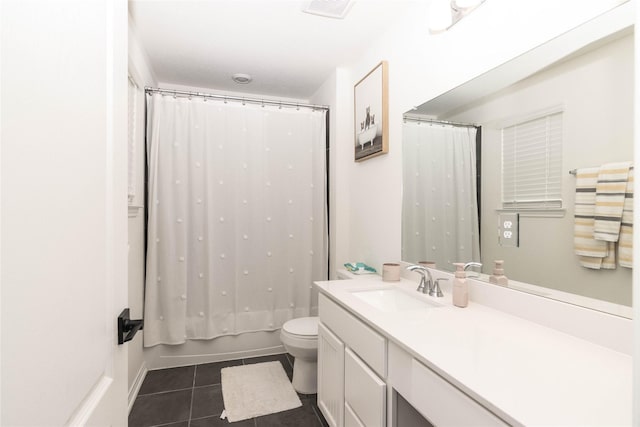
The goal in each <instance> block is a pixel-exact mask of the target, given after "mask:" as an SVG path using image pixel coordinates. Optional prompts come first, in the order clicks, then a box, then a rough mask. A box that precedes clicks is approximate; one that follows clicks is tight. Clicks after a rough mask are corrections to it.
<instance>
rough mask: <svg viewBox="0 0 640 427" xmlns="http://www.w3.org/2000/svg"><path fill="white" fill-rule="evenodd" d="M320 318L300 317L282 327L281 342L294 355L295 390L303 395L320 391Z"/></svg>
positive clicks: (293, 382)
mask: <svg viewBox="0 0 640 427" xmlns="http://www.w3.org/2000/svg"><path fill="white" fill-rule="evenodd" d="M318 321H319V318H318V317H299V318H297V319H291V320H289V321H287V322H285V324H284V325H282V330H281V332H280V340H281V341H282V345H284V348H285V350H287V353H289V354H290V355H292V356H293V357H294V358H295V360H294V362H293V381H292V384H293V388H294V389H295V390H296V391H297V392H298V393H302V394H315V393H316V392H317V389H318Z"/></svg>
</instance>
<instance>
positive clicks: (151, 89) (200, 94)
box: [144, 86, 329, 111]
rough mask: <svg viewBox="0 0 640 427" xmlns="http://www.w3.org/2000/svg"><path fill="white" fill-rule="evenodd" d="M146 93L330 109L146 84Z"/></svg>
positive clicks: (320, 106)
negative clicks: (162, 87)
mask: <svg viewBox="0 0 640 427" xmlns="http://www.w3.org/2000/svg"><path fill="white" fill-rule="evenodd" d="M144 91H145V92H146V93H160V94H163V95H173V96H181V97H189V98H191V97H193V96H195V97H198V98H204V99H207V98H210V99H220V100H223V101H238V102H242V103H245V102H248V103H249V104H260V105H263V106H264V105H273V106H277V107H283V106H284V107H296V108H297V109H300V108H311V109H313V110H325V111H328V110H329V106H328V105H315V104H300V103H296V102H290V101H274V100H270V99H260V98H245V97H243V96H230V95H214V94H212V93H204V92H191V91H187V90H174V89H161V88H155V87H149V86H146V87H145V88H144Z"/></svg>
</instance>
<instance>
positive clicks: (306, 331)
mask: <svg viewBox="0 0 640 427" xmlns="http://www.w3.org/2000/svg"><path fill="white" fill-rule="evenodd" d="M318 322H319V317H317V316H316V317H299V318H297V319H291V320H288V321H287V322H285V323H284V325H282V330H283V331H284V332H286V333H288V334H290V335H295V336H297V337H299V338H307V339H315V338H317V337H318Z"/></svg>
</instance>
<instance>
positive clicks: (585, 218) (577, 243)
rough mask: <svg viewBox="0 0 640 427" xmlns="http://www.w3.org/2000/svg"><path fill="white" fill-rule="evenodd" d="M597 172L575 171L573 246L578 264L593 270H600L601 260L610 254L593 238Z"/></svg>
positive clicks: (606, 248)
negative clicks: (578, 259) (578, 258)
mask: <svg viewBox="0 0 640 427" xmlns="http://www.w3.org/2000/svg"><path fill="white" fill-rule="evenodd" d="M599 171H600V168H584V169H578V170H577V171H576V200H575V216H574V236H573V245H574V250H575V253H576V255H578V256H579V257H580V264H581V265H582V266H584V267H587V268H594V269H600V268H602V261H603V259H605V258H606V257H607V256H609V254H610V250H609V249H610V248H609V247H608V245H607V242H604V241H602V240H595V239H594V238H593V227H594V223H595V218H594V216H595V208H596V184H597V183H598V173H599ZM614 257H615V255H614ZM614 266H615V263H614Z"/></svg>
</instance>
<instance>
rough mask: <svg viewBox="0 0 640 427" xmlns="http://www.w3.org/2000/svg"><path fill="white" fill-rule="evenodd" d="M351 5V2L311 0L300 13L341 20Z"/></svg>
mask: <svg viewBox="0 0 640 427" xmlns="http://www.w3.org/2000/svg"><path fill="white" fill-rule="evenodd" d="M352 5H353V1H352V0H311V1H310V2H309V4H308V5H307V7H305V8H304V9H302V11H303V12H306V13H310V14H312V15H319V16H324V17H326V18H336V19H343V18H344V17H345V16H347V13H349V9H351V6H352Z"/></svg>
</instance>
